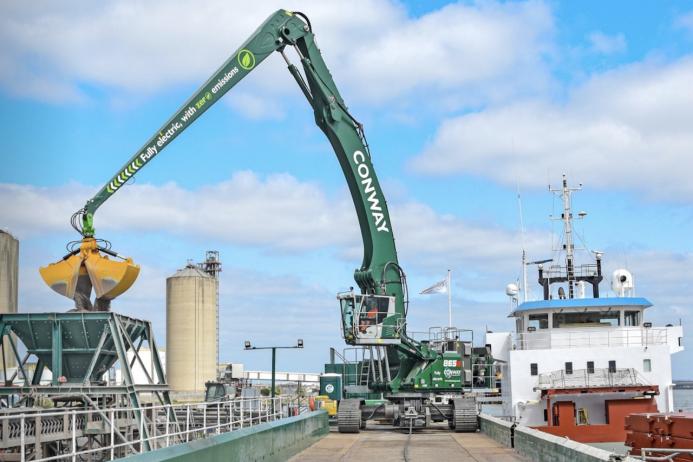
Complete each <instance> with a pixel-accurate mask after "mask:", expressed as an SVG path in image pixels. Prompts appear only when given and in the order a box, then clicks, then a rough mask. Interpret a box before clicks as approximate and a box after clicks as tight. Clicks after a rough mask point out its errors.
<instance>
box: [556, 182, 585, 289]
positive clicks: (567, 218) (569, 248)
mask: <svg viewBox="0 0 693 462" xmlns="http://www.w3.org/2000/svg"><path fill="white" fill-rule="evenodd" d="M581 189H582V187H578V188H569V187H568V179H567V178H566V176H565V174H564V175H563V184H562V186H561V188H560V189H553V188H550V187H549V190H550V191H551V192H555V193H560V194H561V198H562V199H563V213H562V214H561V221H563V239H564V242H563V250H565V260H566V278H567V282H568V298H574V295H575V246H574V244H573V212H572V211H571V204H570V195H571V193H572V192H574V191H580V190H581Z"/></svg>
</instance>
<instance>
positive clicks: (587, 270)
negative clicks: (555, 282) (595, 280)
mask: <svg viewBox="0 0 693 462" xmlns="http://www.w3.org/2000/svg"><path fill="white" fill-rule="evenodd" d="M597 274H598V268H597V265H596V264H590V263H588V264H584V265H577V266H574V267H573V270H572V273H571V274H570V276H571V278H575V277H591V276H596V275H597ZM544 277H545V278H549V279H554V278H556V279H557V278H566V277H568V267H567V266H560V265H551V266H549V267H548V268H545V269H544Z"/></svg>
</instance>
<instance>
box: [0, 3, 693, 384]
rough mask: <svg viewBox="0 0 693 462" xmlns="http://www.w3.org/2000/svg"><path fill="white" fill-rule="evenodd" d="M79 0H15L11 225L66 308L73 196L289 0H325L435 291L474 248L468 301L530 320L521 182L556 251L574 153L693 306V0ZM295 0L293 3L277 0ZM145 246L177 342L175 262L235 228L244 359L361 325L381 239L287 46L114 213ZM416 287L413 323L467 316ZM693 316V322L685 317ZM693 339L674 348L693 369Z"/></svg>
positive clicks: (232, 266) (4, 184)
mask: <svg viewBox="0 0 693 462" xmlns="http://www.w3.org/2000/svg"><path fill="white" fill-rule="evenodd" d="M257 3H259V2H255V4H254V3H247V4H244V5H243V6H239V5H236V6H234V8H229V7H228V5H227V3H226V2H222V1H218V0H205V1H201V2H196V3H195V4H194V6H193V5H192V4H189V3H187V2H182V1H173V2H163V1H154V2H147V3H146V4H140V3H132V2H117V3H114V2H104V3H100V4H99V5H98V6H96V5H93V4H92V3H91V2H80V1H74V2H69V3H67V4H61V5H60V6H56V5H53V4H52V3H51V2H44V3H41V2H39V3H32V4H31V5H28V6H27V5H24V4H22V3H15V4H12V3H3V5H2V6H1V7H0V10H4V11H0V18H1V19H0V38H1V39H2V41H3V44H4V45H3V49H2V50H0V102H1V104H2V105H1V109H0V136H2V139H3V144H2V151H0V152H2V159H3V168H2V169H0V227H3V228H7V229H9V230H10V231H11V232H13V233H14V234H15V235H17V236H18V237H19V238H20V239H21V266H22V267H21V280H20V304H21V309H22V310H26V311H44V310H58V311H60V310H63V309H67V308H68V307H69V301H68V300H63V299H60V297H58V296H57V295H55V294H53V293H52V292H51V291H50V290H49V289H48V288H46V287H44V286H43V283H42V282H41V281H40V279H39V277H38V273H37V271H36V270H37V268H38V266H40V265H44V264H46V263H48V262H50V261H54V260H56V259H58V258H59V257H61V256H62V254H63V246H64V244H65V242H67V241H68V240H71V239H75V238H76V236H75V234H74V232H73V231H72V230H71V228H70V227H69V217H70V214H71V213H72V212H73V211H75V210H76V209H78V208H79V207H81V206H82V205H83V203H84V202H85V201H86V200H87V199H88V198H89V197H91V195H92V194H93V193H95V192H96V190H98V189H99V188H100V187H101V186H102V185H103V183H105V182H106V181H107V180H108V179H109V178H110V177H111V176H112V175H113V174H114V173H115V172H116V170H117V169H118V168H119V167H120V166H121V165H122V164H123V163H124V162H125V161H126V160H127V159H128V158H129V157H130V156H131V155H132V154H133V153H134V152H135V151H136V150H137V149H138V148H139V147H140V146H141V145H142V144H143V143H144V142H145V140H146V139H147V138H148V137H149V136H150V135H151V134H152V133H154V132H155V131H157V130H158V128H159V126H161V125H162V124H163V122H164V121H165V120H166V119H167V118H168V117H169V116H170V115H171V114H172V113H173V111H175V110H176V109H177V108H178V106H179V105H180V104H181V103H182V102H183V101H184V100H185V99H187V97H188V96H189V95H190V94H191V93H192V92H193V91H194V90H195V89H196V88H197V87H198V86H199V85H200V84H201V83H202V82H203V81H204V80H206V79H207V77H209V75H210V74H211V73H212V72H213V71H214V70H215V69H216V68H217V67H218V66H219V64H221V62H223V61H224V60H225V59H226V58H227V55H228V54H230V53H231V52H232V51H233V50H234V49H235V48H236V47H237V46H238V45H239V44H240V43H241V42H242V41H243V40H244V39H245V37H247V35H248V34H250V33H251V32H252V30H254V28H255V27H256V26H257V25H258V24H260V23H261V22H262V20H264V18H265V17H266V16H267V15H269V14H270V13H271V12H272V11H273V10H274V9H276V8H279V7H285V8H288V9H295V10H300V11H303V12H305V13H306V14H308V16H309V17H310V18H311V20H312V23H313V26H314V32H315V33H316V35H317V38H318V43H319V44H320V46H321V49H322V52H323V55H324V57H325V60H326V62H327V63H328V65H329V66H330V68H331V69H332V72H333V75H334V77H335V80H336V82H337V84H338V85H339V87H340V89H341V90H342V93H343V96H344V98H345V100H346V101H347V103H348V105H349V107H350V109H351V110H352V112H353V113H354V114H355V115H356V116H357V117H358V118H359V119H360V120H361V121H362V122H363V123H364V125H365V127H366V133H367V135H368V139H369V142H370V145H371V149H372V152H373V156H374V161H375V167H376V169H377V173H378V176H379V178H380V179H381V182H382V183H383V187H384V189H385V193H386V195H387V198H388V202H389V204H390V209H391V213H392V215H393V216H392V220H393V226H394V232H395V236H396V237H397V242H398V246H399V252H400V261H401V263H402V265H403V267H404V268H405V271H407V274H408V277H409V283H410V287H411V289H412V290H411V292H418V291H419V290H421V289H422V288H424V287H426V286H428V285H430V284H432V283H434V282H436V281H437V280H439V279H441V278H442V277H444V275H445V271H446V270H447V269H448V268H452V269H453V282H454V287H453V298H454V305H455V323H456V324H457V325H459V326H461V327H473V328H475V329H476V330H477V331H478V332H482V331H483V329H484V328H485V327H486V326H488V327H489V328H491V329H493V330H509V329H511V328H512V325H511V323H510V322H509V320H507V318H506V315H507V311H508V302H507V300H506V298H505V295H504V287H505V284H506V283H508V282H511V281H513V280H515V279H516V278H517V277H518V275H519V274H518V273H519V268H520V265H519V255H520V246H521V240H520V236H519V233H518V221H519V220H518V213H517V202H516V193H517V189H518V187H519V189H520V190H521V191H522V196H523V205H524V219H525V225H526V227H527V234H526V242H527V247H528V250H529V252H530V256H531V257H533V258H534V257H536V258H542V257H544V256H545V255H546V254H548V253H549V246H550V234H549V233H550V232H551V225H550V223H549V222H548V220H547V215H548V214H549V213H551V211H552V207H553V206H554V204H553V199H552V197H551V196H550V195H549V194H548V193H547V192H546V185H547V184H548V183H551V184H553V185H554V186H555V185H557V184H558V182H559V181H560V177H561V174H562V173H564V172H565V173H567V174H568V175H569V178H570V180H571V182H573V183H576V184H577V183H583V184H584V187H585V189H584V191H583V192H581V193H579V194H578V195H576V196H575V207H576V208H578V209H585V210H586V211H588V213H589V215H588V217H587V220H586V221H585V223H582V224H580V229H581V230H583V231H584V234H585V237H586V240H587V242H588V244H589V246H590V248H592V249H600V250H603V251H605V252H606V255H605V262H606V266H607V269H609V270H611V269H614V268H617V267H621V266H627V267H628V268H630V269H631V270H632V271H633V272H634V273H635V275H636V282H637V284H638V287H637V291H638V294H639V295H643V296H647V297H648V298H650V299H651V300H652V301H653V302H654V304H655V308H654V309H652V310H650V311H651V313H650V317H651V318H652V319H653V320H654V321H655V322H657V323H668V322H678V321H679V319H681V320H682V322H683V323H684V325H687V324H689V321H691V320H693V314H692V311H691V304H690V300H689V297H688V296H687V295H688V294H690V293H691V289H692V287H691V283H690V281H689V278H688V274H689V273H690V272H691V270H692V269H693V246H692V244H691V239H690V235H691V231H692V230H693V223H692V221H693V211H692V209H691V207H690V203H691V199H692V198H693V186H692V185H693V183H691V181H690V178H689V175H688V171H689V170H690V168H691V167H693V162H692V161H691V158H692V157H691V155H690V154H691V149H692V148H693V132H691V130H690V127H691V121H692V120H693V104H692V103H693V96H692V95H693V92H691V90H690V86H691V84H690V82H693V49H692V47H693V2H690V1H688V2H685V1H677V2H673V1H672V2H667V1H657V2H655V1H647V2H645V1H643V2H638V3H633V2H626V1H614V2H598V1H583V2H558V1H554V2H551V1H530V2H492V1H488V2H487V1H482V2H460V3H454V2H452V3H449V2H443V1H435V2H423V1H414V2H403V3H399V2H392V1H387V0H368V1H362V2H341V3H337V2H329V3H328V2H297V1H294V2H291V1H290V2H285V3H281V4H280V3H276V2H267V3H265V2H262V4H257ZM275 3H276V4H275ZM96 226H97V231H99V236H100V237H103V238H106V239H109V240H110V241H112V243H113V245H114V247H115V248H116V249H117V250H118V251H119V252H121V253H124V254H127V255H131V256H133V258H134V259H135V260H136V261H137V262H138V263H140V264H141V265H142V275H141V277H140V280H138V282H137V284H136V285H135V286H134V287H133V289H132V290H131V291H130V292H128V294H127V295H125V296H123V297H121V298H120V299H119V300H118V301H117V302H118V303H117V304H116V305H115V309H116V310H118V311H121V312H124V313H127V314H131V315H136V316H139V317H145V318H149V319H152V321H153V322H154V324H155V328H156V331H157V333H158V336H159V343H161V344H163V343H164V336H165V332H164V318H165V278H166V277H167V276H169V275H171V274H173V273H174V272H175V270H176V269H178V268H180V267H182V266H183V265H184V264H185V262H186V261H187V260H188V259H190V258H192V259H197V260H199V259H201V258H202V256H203V254H204V251H205V250H207V249H217V250H219V251H220V252H221V257H222V260H223V262H224V272H223V273H222V281H221V294H222V298H221V316H222V317H221V323H222V325H221V331H222V338H221V346H222V353H221V356H222V359H223V360H229V361H234V362H238V361H240V362H245V363H246V364H247V366H246V367H249V368H264V367H266V362H267V361H266V359H267V358H263V357H261V355H256V354H254V355H250V354H248V353H244V352H243V351H242V343H243V340H245V339H246V338H251V339H252V340H254V341H255V342H256V343H258V344H261V343H263V342H265V343H269V342H284V343H287V344H291V343H293V342H294V340H295V339H296V338H298V337H302V338H304V339H305V342H306V349H305V350H304V351H301V352H286V353H284V352H282V358H281V360H280V361H281V362H280V367H282V368H285V369H292V370H300V369H309V370H316V371H317V370H319V369H320V368H321V367H320V364H321V363H322V362H324V361H326V360H327V358H328V348H329V347H330V346H335V347H337V348H339V349H341V348H342V347H343V342H342V341H341V339H340V337H339V321H338V317H337V309H338V306H337V303H336V300H335V299H334V294H335V293H336V292H337V291H339V290H343V289H346V288H348V287H349V286H350V285H353V282H352V281H353V280H352V272H353V269H354V268H355V267H356V266H357V265H358V264H359V263H360V259H361V254H360V252H361V250H360V242H359V235H358V229H357V223H356V219H355V216H354V213H353V208H352V206H351V203H350V198H349V196H348V193H347V190H346V187H345V183H344V180H343V178H342V176H341V172H340V169H339V168H338V165H337V162H336V160H335V158H334V155H333V153H332V151H331V148H330V147H329V145H328V143H327V141H326V140H325V139H324V136H323V135H322V133H321V132H320V131H319V130H318V129H317V127H315V125H314V122H313V120H312V113H311V111H310V109H309V108H308V107H307V105H306V103H305V102H304V101H303V100H302V96H301V94H300V92H299V90H298V88H296V87H295V84H294V82H293V80H292V79H291V77H290V75H289V74H288V73H287V72H286V70H285V68H284V65H283V62H282V60H281V58H280V57H279V56H274V57H270V59H268V60H267V61H266V62H265V63H263V65H262V66H261V67H259V68H258V69H257V70H255V71H254V73H253V74H252V75H251V76H250V77H248V78H246V79H245V80H244V81H243V82H242V83H241V84H239V85H238V86H237V87H236V88H234V90H232V91H231V92H230V93H229V94H228V95H226V96H225V97H224V99H223V100H222V101H221V102H220V103H218V104H217V105H216V107H214V108H212V109H211V110H209V111H208V112H207V113H206V114H205V115H204V116H203V117H202V118H201V119H200V120H198V121H197V122H196V123H195V124H194V125H193V126H192V127H191V128H189V129H188V130H187V131H186V132H185V133H184V134H182V135H181V136H180V137H179V138H177V139H176V140H175V141H174V142H173V143H172V144H171V145H170V146H169V147H168V148H167V149H166V151H165V152H163V153H162V155H160V156H158V157H157V159H156V160H155V161H154V162H152V163H151V164H150V165H149V166H147V168H146V169H143V170H142V171H140V172H139V173H138V176H137V178H136V181H135V182H134V184H132V185H130V186H128V187H126V188H124V189H123V190H122V191H120V192H119V193H118V194H117V195H116V196H114V197H113V198H112V199H111V200H110V201H109V202H107V203H106V204H105V205H104V206H103V207H102V208H101V209H100V210H99V213H98V214H97V217H96ZM444 298H445V297H420V296H417V297H416V298H414V299H413V303H412V310H411V311H410V313H411V317H410V318H411V319H410V326H411V328H412V329H413V330H425V329H426V328H427V327H428V326H429V325H441V324H444V323H445V322H446V306H445V305H446V304H445V300H444ZM689 338H690V334H687V337H686V339H689ZM692 360H693V352H692V351H691V350H689V351H687V352H684V353H681V354H679V355H677V357H675V361H674V363H675V371H674V375H675V376H676V377H685V378H690V377H691V376H692V374H691V371H690V364H691V361H692Z"/></svg>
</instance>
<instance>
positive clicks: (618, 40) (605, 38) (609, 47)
mask: <svg viewBox="0 0 693 462" xmlns="http://www.w3.org/2000/svg"><path fill="white" fill-rule="evenodd" d="M587 39H588V40H589V42H590V48H591V50H592V51H594V52H596V53H600V54H605V55H610V54H614V53H621V52H623V51H626V48H627V44H626V37H625V36H624V35H623V34H616V35H607V34H605V33H603V32H600V31H594V32H591V33H590V34H589V35H588V36H587Z"/></svg>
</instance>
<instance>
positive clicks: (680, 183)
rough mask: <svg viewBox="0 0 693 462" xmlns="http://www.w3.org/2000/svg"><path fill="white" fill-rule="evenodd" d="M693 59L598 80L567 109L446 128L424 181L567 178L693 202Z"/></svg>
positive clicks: (428, 152) (427, 153) (520, 106)
mask: <svg viewBox="0 0 693 462" xmlns="http://www.w3.org/2000/svg"><path fill="white" fill-rule="evenodd" d="M692 81H693V57H685V58H682V59H680V60H678V61H676V62H672V63H661V62H644V63H638V64H634V65H630V66H625V67H623V68H621V69H618V70H615V71H612V72H608V73H605V74H601V75H597V76H595V77H593V78H592V79H591V80H589V81H588V82H587V83H585V84H583V85H582V86H580V87H578V88H576V89H574V90H573V91H572V93H571V95H570V97H569V98H568V100H567V102H565V103H564V104H560V103H550V102H545V101H529V102H523V103H514V104H510V105H507V106H499V107H495V108H490V109H488V110H485V111H481V112H478V113H470V114H466V115H463V116H460V117H457V118H452V119H448V120H446V121H444V122H443V123H442V124H441V126H440V127H439V129H438V132H437V133H436V135H435V136H434V138H433V140H432V142H431V143H430V144H429V145H428V146H427V147H426V148H425V149H424V151H423V152H422V154H421V155H420V156H419V157H417V158H416V159H415V160H414V162H413V167H414V168H415V169H416V170H418V171H421V172H425V173H430V174H438V175H448V174H456V173H467V174H473V175H482V176H485V177H488V178H492V179H494V180H496V181H498V182H501V183H503V184H506V185H512V186H515V185H516V184H517V182H519V183H520V184H521V185H526V186H545V184H544V183H545V181H546V178H547V174H548V175H549V176H550V177H555V176H556V175H559V174H560V173H562V172H567V173H569V174H570V175H571V176H572V177H573V179H574V181H582V182H585V183H588V184H590V185H594V186H596V187H601V188H608V189H614V188H615V189H619V188H629V189H634V190H638V191H642V192H645V193H646V194H647V195H649V196H650V197H653V198H666V199H674V200H686V199H687V198H690V197H691V196H692V195H693V182H691V181H690V175H689V171H690V170H691V168H693V157H691V151H692V150H693V132H692V131H691V130H690V121H691V120H693V94H692V93H691V92H690V91H689V87H690V83H691V82H692Z"/></svg>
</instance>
